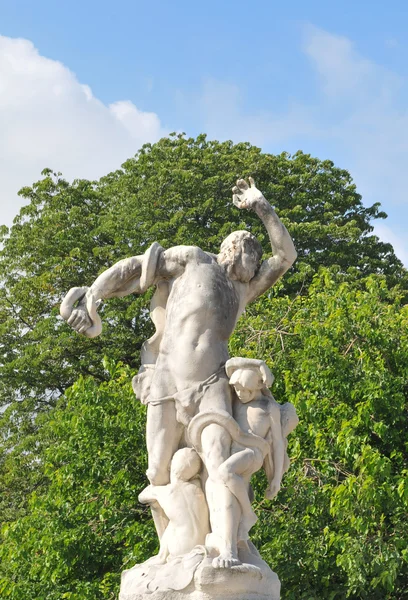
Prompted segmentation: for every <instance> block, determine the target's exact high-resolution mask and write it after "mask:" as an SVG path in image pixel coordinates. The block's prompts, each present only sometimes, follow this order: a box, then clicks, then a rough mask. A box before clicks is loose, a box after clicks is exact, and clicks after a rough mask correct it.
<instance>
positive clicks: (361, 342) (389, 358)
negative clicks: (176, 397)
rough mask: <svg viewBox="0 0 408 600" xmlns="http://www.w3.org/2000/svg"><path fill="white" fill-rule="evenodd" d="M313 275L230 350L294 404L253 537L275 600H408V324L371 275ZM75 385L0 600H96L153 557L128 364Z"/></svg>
mask: <svg viewBox="0 0 408 600" xmlns="http://www.w3.org/2000/svg"><path fill="white" fill-rule="evenodd" d="M345 279H346V278H345V277H344V275H342V274H341V273H337V274H336V273H333V272H329V271H327V270H322V271H321V272H320V273H319V275H316V276H315V278H314V281H313V284H312V285H311V286H310V287H309V290H308V292H307V293H306V294H303V295H300V294H299V295H297V296H295V297H292V298H291V297H289V296H282V295H280V294H279V293H276V295H275V297H270V298H261V299H260V300H258V302H257V304H255V305H253V307H252V308H251V309H250V310H249V311H248V314H247V316H246V318H243V319H241V321H240V322H239V324H238V328H237V331H236V333H235V334H234V337H233V338H232V340H231V353H232V354H234V355H236V356H237V355H239V356H248V357H255V356H256V357H259V356H262V357H264V358H266V360H267V362H268V364H269V366H270V367H271V368H272V370H273V372H274V373H275V376H276V379H275V386H274V394H275V396H276V398H277V400H278V401H280V402H284V401H291V402H293V403H294V404H295V406H296V408H297V412H298V414H299V417H300V424H299V425H298V427H297V428H296V430H295V432H294V433H293V434H291V436H290V438H289V442H290V446H289V454H290V456H291V457H292V466H291V469H290V471H289V472H288V474H287V475H286V476H285V478H284V481H283V488H282V490H281V492H280V493H279V495H278V497H277V498H276V499H275V500H274V501H272V502H270V501H268V500H265V499H264V498H263V491H264V488H265V482H263V481H262V478H257V480H256V481H255V494H256V504H255V506H256V511H257V513H258V516H259V521H258V523H257V525H256V526H255V528H254V534H253V539H254V541H255V543H256V544H257V546H258V547H259V548H260V550H261V552H262V555H263V556H264V558H265V559H266V560H267V561H268V562H269V563H270V565H271V566H272V568H273V569H274V570H276V572H277V573H278V574H279V576H280V578H281V581H282V600H295V599H296V600H321V599H322V598H327V599H331V600H345V599H346V598H350V599H351V600H365V599H370V600H391V599H393V600H397V599H399V600H402V599H403V598H407V588H406V581H407V577H408V566H407V564H408V553H407V538H408V536H407V531H406V525H405V522H406V519H405V515H406V511H407V508H408V478H407V474H408V463H407V454H406V441H405V440H406V436H405V429H406V414H407V406H408V404H407V387H406V382H407V375H408V361H407V356H408V334H407V332H408V328H407V325H408V311H407V307H406V306H404V305H403V303H402V302H401V295H400V294H399V293H398V291H397V290H395V289H394V290H389V289H388V288H387V285H386V282H385V279H384V278H382V277H378V276H370V277H369V278H366V279H362V280H360V281H354V282H349V281H345ZM104 369H105V371H106V375H107V377H109V378H110V380H109V381H107V382H102V383H98V382H97V381H96V380H95V379H94V378H92V377H89V376H88V377H87V378H82V377H81V378H80V379H79V380H78V381H77V382H76V383H75V384H74V386H73V387H72V388H71V389H69V390H67V392H66V394H65V396H63V397H61V398H60V400H59V401H58V405H57V408H56V409H54V410H53V411H52V412H49V413H48V414H47V415H43V417H42V418H43V420H44V421H43V427H42V428H41V439H42V445H41V449H40V451H39V453H38V455H37V460H38V462H39V465H40V470H41V473H42V476H43V477H44V478H45V479H46V480H47V485H43V486H39V487H38V488H37V489H36V490H35V491H33V492H32V493H31V495H30V498H29V507H28V512H27V514H26V515H25V516H22V517H21V518H20V519H16V520H15V521H13V522H11V523H10V524H8V525H7V526H6V527H4V528H3V532H2V540H1V542H2V543H1V544H0V558H1V561H0V564H1V565H2V567H1V570H0V581H1V583H0V595H1V597H2V598H3V597H4V598H10V600H25V598H31V597H35V598H38V599H39V600H42V599H44V600H45V599H47V600H54V599H55V600H59V599H60V598H69V599H70V600H87V599H88V598H89V600H90V599H92V600H94V599H96V600H98V599H101V600H102V599H103V600H109V599H113V598H115V597H116V595H117V590H118V585H119V573H120V571H121V570H122V569H123V568H127V567H129V566H132V564H134V563H135V562H141V561H142V560H144V559H146V558H148V557H149V556H150V555H151V553H152V552H153V550H154V546H155V544H156V542H155V536H154V532H153V527H152V524H151V522H150V521H149V519H148V514H147V511H145V509H144V508H142V507H141V506H140V505H138V504H137V500H136V499H137V494H138V492H140V491H141V489H143V487H144V485H146V479H145V476H144V469H145V466H146V453H145V449H144V407H142V406H141V405H140V404H139V403H137V401H136V400H135V398H134V396H133V393H132V390H131V387H130V377H131V372H130V370H129V368H128V367H124V366H121V365H119V366H117V367H114V366H113V364H112V363H111V362H109V361H106V360H105V361H104Z"/></svg>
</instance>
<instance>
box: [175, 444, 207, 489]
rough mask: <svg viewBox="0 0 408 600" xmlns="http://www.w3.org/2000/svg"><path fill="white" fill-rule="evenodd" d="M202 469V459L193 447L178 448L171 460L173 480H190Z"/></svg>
mask: <svg viewBox="0 0 408 600" xmlns="http://www.w3.org/2000/svg"><path fill="white" fill-rule="evenodd" d="M200 469H201V460H200V457H199V456H198V454H197V452H196V451H195V450H193V448H182V449H181V450H177V452H176V453H175V454H174V456H173V459H172V461H171V467H170V476H171V477H170V478H171V480H172V481H174V480H176V479H179V480H180V479H181V480H182V481H190V479H193V477H195V476H196V475H198V473H199V471H200Z"/></svg>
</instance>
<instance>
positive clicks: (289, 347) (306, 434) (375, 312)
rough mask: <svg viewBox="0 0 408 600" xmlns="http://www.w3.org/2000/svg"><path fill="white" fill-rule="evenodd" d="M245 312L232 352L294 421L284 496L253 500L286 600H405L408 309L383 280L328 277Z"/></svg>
mask: <svg viewBox="0 0 408 600" xmlns="http://www.w3.org/2000/svg"><path fill="white" fill-rule="evenodd" d="M342 280H343V281H342ZM248 312H249V313H250V314H247V316H246V318H245V320H243V321H242V322H241V324H240V327H239V329H238V331H237V333H236V334H235V336H234V338H233V340H232V352H233V354H240V355H242V354H244V355H246V356H250V357H255V356H263V357H264V358H266V360H267V362H268V363H269V366H270V367H271V368H272V370H273V372H274V373H275V376H276V380H275V381H276V384H275V390H274V391H275V395H276V398H277V399H278V400H280V401H290V402H293V404H295V406H296V408H297V412H298V414H299V417H300V424H299V426H298V427H297V429H296V430H295V432H294V433H293V434H292V436H291V439H290V455H291V457H292V461H293V462H292V466H291V470H290V471H289V473H288V474H287V475H286V477H285V483H284V489H283V491H282V492H281V493H280V494H279V495H278V497H277V501H276V502H274V503H270V502H268V501H267V500H263V499H262V496H261V495H260V490H259V487H258V493H257V499H258V510H259V514H260V523H259V524H258V527H257V529H256V536H255V539H256V541H257V543H258V545H260V546H261V547H262V553H263V556H264V557H265V558H266V559H267V560H268V561H269V562H270V564H271V565H273V567H274V568H275V569H276V571H277V572H278V573H279V574H280V576H281V579H282V589H283V598H284V599H285V600H295V599H296V600H302V599H304V600H306V599H307V600H311V599H316V600H318V599H319V600H320V599H321V598H333V599H336V600H337V599H340V598H346V597H350V598H353V599H366V598H367V599H368V598H369V599H370V600H384V599H385V598H393V599H397V598H399V599H402V598H406V597H408V588H407V585H406V582H407V581H408V564H407V563H408V553H407V542H408V534H407V528H406V518H407V509H408V478H407V474H408V460H407V456H408V455H407V449H408V444H407V437H406V423H407V409H408V403H407V381H408V361H407V358H408V335H407V331H408V307H407V306H403V305H401V298H400V296H399V294H398V292H397V291H396V290H392V291H389V290H388V289H387V285H386V283H385V281H384V279H381V278H378V277H375V276H372V277H370V278H368V279H367V280H363V281H361V282H360V283H353V284H351V283H347V282H344V278H343V277H342V276H339V275H337V276H333V275H331V274H330V273H329V272H328V271H324V270H323V271H322V272H321V273H320V275H319V276H316V277H315V280H314V283H313V285H312V286H311V287H310V289H309V292H308V294H307V295H306V296H300V295H298V296H297V297H296V298H295V299H290V298H288V297H283V298H279V297H273V295H272V294H271V295H270V297H269V298H268V299H265V298H263V299H261V300H260V301H259V302H258V304H257V305H255V306H252V307H251V309H250V311H248ZM258 486H259V482H258Z"/></svg>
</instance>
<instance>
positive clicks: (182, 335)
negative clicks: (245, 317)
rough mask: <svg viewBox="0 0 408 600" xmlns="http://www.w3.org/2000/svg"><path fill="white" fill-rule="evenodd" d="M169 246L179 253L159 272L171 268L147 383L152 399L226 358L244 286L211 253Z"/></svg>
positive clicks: (207, 373)
mask: <svg viewBox="0 0 408 600" xmlns="http://www.w3.org/2000/svg"><path fill="white" fill-rule="evenodd" d="M172 250H173V252H174V253H175V252H176V251H178V252H179V255H178V256H177V255H175V256H174V255H173V256H170V258H167V265H166V266H165V268H163V270H164V275H166V274H167V273H166V270H165V269H166V268H167V269H168V270H169V271H170V273H169V275H170V276H169V277H168V280H169V285H170V294H169V298H168V300H167V306H166V323H165V327H164V333H163V338H162V341H161V344H160V353H159V357H158V360H157V363H156V370H155V376H154V379H153V382H152V388H151V394H152V396H154V397H156V398H157V397H163V396H168V395H171V394H172V393H175V392H177V391H181V390H184V389H186V388H188V387H190V386H192V385H194V384H197V383H199V382H201V381H204V380H206V379H207V378H208V377H209V376H211V375H212V374H213V373H215V372H216V371H218V369H219V368H220V366H221V365H223V364H224V363H225V361H226V360H227V359H228V339H229V337H230V335H231V334H232V332H233V330H234V327H235V323H236V321H237V318H238V317H239V314H240V312H241V311H242V308H243V301H244V300H245V293H246V285H245V284H242V283H239V282H233V281H231V279H229V277H228V276H227V274H226V271H225V268H224V267H222V266H220V265H219V264H218V263H217V261H216V258H215V257H213V256H211V255H209V254H207V253H205V252H203V251H202V250H200V249H199V248H195V247H188V246H184V247H183V246H181V247H179V248H175V249H172ZM172 260H173V261H174V265H172V264H171V261H172ZM169 263H170V264H169Z"/></svg>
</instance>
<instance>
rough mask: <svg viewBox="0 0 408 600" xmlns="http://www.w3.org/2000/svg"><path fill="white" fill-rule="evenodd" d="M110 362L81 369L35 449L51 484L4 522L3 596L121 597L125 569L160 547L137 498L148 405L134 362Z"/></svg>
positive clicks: (0, 553) (46, 599)
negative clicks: (99, 375)
mask: <svg viewBox="0 0 408 600" xmlns="http://www.w3.org/2000/svg"><path fill="white" fill-rule="evenodd" d="M105 367H106V368H107V369H108V370H109V372H110V376H111V377H112V379H111V380H110V381H109V382H105V383H102V384H99V385H98V384H97V383H96V382H95V380H94V379H92V378H90V377H88V378H86V379H83V378H80V379H79V380H78V382H77V383H75V385H74V386H73V387H72V388H70V389H69V390H67V392H66V394H65V396H64V397H62V398H61V400H60V401H59V402H58V405H57V407H56V408H55V410H53V411H52V412H51V413H49V414H48V417H47V418H46V422H45V423H43V426H42V429H41V439H42V448H43V451H42V452H40V453H37V455H36V459H37V461H38V463H39V465H38V470H39V471H40V472H41V474H42V476H43V477H44V478H45V479H46V480H47V481H48V485H47V486H42V487H41V488H40V489H37V490H35V491H33V492H32V493H31V495H30V497H29V504H28V512H27V514H26V515H25V516H22V517H20V518H19V519H17V520H15V521H14V522H12V523H9V524H7V525H4V526H3V529H2V544H1V545H0V558H1V561H0V562H1V565H2V566H1V570H0V597H1V598H10V599H13V600H26V599H27V598H36V600H37V599H38V600H61V599H62V598H69V599H70V600H87V599H89V600H98V599H110V598H112V599H113V598H116V591H117V587H118V583H119V578H120V572H121V570H122V569H123V568H126V565H128V566H132V564H133V563H135V562H138V561H141V560H143V559H144V558H145V557H146V556H147V555H149V554H152V553H153V552H154V551H155V549H156V539H155V535H154V527H153V526H152V523H151V522H150V517H149V514H148V511H147V510H146V508H142V507H141V505H139V504H138V502H137V495H138V492H140V491H141V489H142V487H143V486H144V485H145V475H144V471H145V469H146V451H145V444H144V428H145V418H144V413H145V410H144V407H143V406H142V405H141V404H139V403H138V402H137V401H136V399H135V397H134V394H133V391H132V389H131V386H130V372H129V370H128V369H126V368H123V367H121V366H118V367H117V368H114V367H113V366H112V365H111V364H109V361H105ZM107 375H108V373H107Z"/></svg>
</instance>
